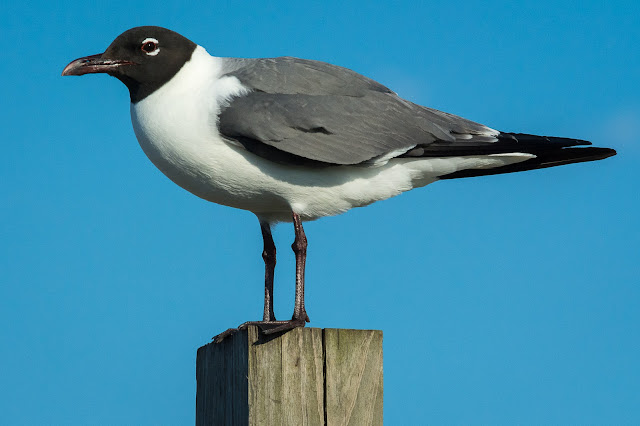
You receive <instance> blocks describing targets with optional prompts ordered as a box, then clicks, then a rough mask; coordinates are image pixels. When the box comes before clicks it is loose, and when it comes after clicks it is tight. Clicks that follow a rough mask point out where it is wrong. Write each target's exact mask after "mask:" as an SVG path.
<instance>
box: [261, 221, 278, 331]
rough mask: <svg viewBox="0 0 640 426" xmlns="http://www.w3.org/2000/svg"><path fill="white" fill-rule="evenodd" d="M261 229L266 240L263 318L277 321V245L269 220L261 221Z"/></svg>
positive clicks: (263, 252)
mask: <svg viewBox="0 0 640 426" xmlns="http://www.w3.org/2000/svg"><path fill="white" fill-rule="evenodd" d="M260 229H261V230H262V239H263V240H264V250H262V258H263V259H264V313H263V315H262V320H263V321H275V320H276V316H275V314H274V313H273V275H274V270H275V268H276V245H275V244H274V242H273V237H272V236H271V225H269V223H268V222H262V221H260Z"/></svg>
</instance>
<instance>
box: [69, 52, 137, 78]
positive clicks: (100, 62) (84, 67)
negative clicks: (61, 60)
mask: <svg viewBox="0 0 640 426" xmlns="http://www.w3.org/2000/svg"><path fill="white" fill-rule="evenodd" d="M102 55H103V54H102V53H99V54H97V55H91V56H85V57H84V58H78V59H76V60H73V61H71V62H69V64H68V65H67V66H66V67H64V69H63V70H62V75H63V76H66V75H84V74H95V73H107V74H108V73H111V72H113V71H114V70H115V69H117V68H118V67H120V66H123V65H133V63H132V62H130V61H120V60H113V59H103V58H102Z"/></svg>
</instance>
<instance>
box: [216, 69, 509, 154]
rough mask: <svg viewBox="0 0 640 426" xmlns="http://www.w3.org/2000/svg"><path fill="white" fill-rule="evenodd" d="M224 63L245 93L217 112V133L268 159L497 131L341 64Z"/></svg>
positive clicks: (467, 139) (405, 147) (401, 149)
mask: <svg viewBox="0 0 640 426" xmlns="http://www.w3.org/2000/svg"><path fill="white" fill-rule="evenodd" d="M225 64H226V69H225V71H226V72H225V74H226V75H229V76H235V77H237V78H238V79H239V80H240V82H241V83H242V84H244V85H245V86H246V87H248V88H250V89H251V91H250V92H249V93H248V94H247V95H245V96H240V97H237V98H234V99H232V100H231V101H230V103H229V105H228V106H227V107H226V108H225V109H224V110H223V111H222V112H221V113H220V116H219V128H220V132H221V134H222V135H223V136H224V137H226V138H227V139H229V140H232V141H235V142H237V143H240V144H241V145H242V146H244V147H245V148H246V149H247V150H249V151H251V152H254V153H256V154H257V155H260V156H263V157H265V158H267V159H270V160H272V161H277V162H280V163H285V164H305V163H309V162H312V163H313V162H316V163H320V164H361V163H375V162H376V161H384V160H387V159H389V158H392V157H396V156H401V155H424V153H425V152H427V151H429V149H428V147H430V146H434V147H435V146H440V147H442V146H450V145H456V146H459V145H462V146H467V147H469V146H472V145H476V144H482V145H491V144H492V143H493V142H495V141H497V138H496V136H497V135H498V133H499V132H496V131H495V130H492V129H489V128H488V127H486V126H483V125H481V124H477V123H474V122H472V121H469V120H465V119H463V118H460V117H457V116H454V115H451V114H447V113H443V112H440V111H437V110H433V109H429V108H425V107H421V106H419V105H416V104H413V103H411V102H409V101H406V100H404V99H402V98H400V97H398V96H397V95H396V94H395V93H393V92H392V91H391V90H389V89H388V88H386V87H385V86H383V85H381V84H379V83H377V82H375V81H373V80H371V79H369V78H366V77H364V76H362V75H360V74H357V73H355V72H353V71H351V70H348V69H346V68H342V67H337V66H334V65H330V64H327V63H323V62H318V61H309V60H303V59H297V58H289V57H284V58H270V59H227V60H226V62H225Z"/></svg>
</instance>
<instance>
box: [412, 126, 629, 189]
mask: <svg viewBox="0 0 640 426" xmlns="http://www.w3.org/2000/svg"><path fill="white" fill-rule="evenodd" d="M434 145H435V146H434ZM434 145H432V147H433V148H432V149H433V152H430V153H429V154H431V155H433V156H435V155H438V156H461V155H470V154H471V152H473V154H474V155H478V154H487V155H490V154H506V153H513V152H519V153H526V154H533V155H535V158H530V159H528V160H526V161H522V162H519V163H516V164H509V165H506V166H500V167H495V168H490V169H465V170H458V171H456V172H453V173H448V174H445V175H442V176H440V179H457V178H464V177H474V176H486V175H495V174H501V173H512V172H521V171H525V170H534V169H542V168H545V167H555V166H561V165H564V164H571V163H581V162H583V161H595V160H602V159H604V158H607V157H611V156H614V155H616V151H615V150H613V149H610V148H596V147H584V145H591V142H588V141H583V140H579V139H569V138H558V137H549V136H536V135H528V134H524V133H500V135H499V136H498V141H497V142H493V143H488V144H483V145H481V146H479V145H475V146H473V147H465V146H460V145H457V146H455V147H452V146H449V147H446V146H444V145H440V146H438V145H437V144H434ZM467 150H468V151H469V152H466V151H467ZM436 151H439V152H437V153H436ZM425 154H427V153H425ZM429 154H427V155H425V156H431V155H429Z"/></svg>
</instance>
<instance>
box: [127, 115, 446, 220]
mask: <svg viewBox="0 0 640 426" xmlns="http://www.w3.org/2000/svg"><path fill="white" fill-rule="evenodd" d="M146 116H147V117H148V116H149V115H146ZM132 122H133V127H134V130H135V133H136V136H137V138H138V141H139V143H140V146H141V147H142V149H143V151H144V152H145V154H146V155H147V156H148V157H149V159H150V160H151V161H152V162H153V164H154V165H155V166H156V167H157V168H158V169H160V171H162V172H163V173H164V174H165V175H166V176H167V177H168V178H169V179H171V180H172V181H173V182H175V183H176V184H177V185H179V186H181V187H182V188H184V189H186V190H187V191H189V192H191V193H193V194H195V195H197V196H198V197H200V198H203V199H205V200H208V201H211V202H214V203H217V204H222V205H226V206H231V207H235V208H239V209H244V210H249V211H252V212H254V213H256V214H258V215H259V216H262V217H264V218H265V219H267V220H272V221H288V220H290V216H291V211H292V210H293V211H296V212H297V213H298V214H300V216H301V217H302V218H303V219H306V220H313V219H317V218H319V217H323V216H330V215H336V214H339V213H342V212H345V211H346V210H349V209H350V208H353V207H360V206H364V205H368V204H371V203H372V202H374V201H378V200H382V199H385V198H389V197H392V196H394V195H397V194H399V193H401V192H403V191H406V190H408V189H411V188H413V187H414V183H415V182H414V181H415V179H414V177H415V176H412V174H411V173H410V172H409V171H407V170H406V168H405V167H403V166H402V165H401V164H395V165H394V164H392V163H391V162H390V163H389V164H387V165H385V166H382V167H374V168H367V167H358V166H331V167H325V168H305V167H302V166H285V165H281V164H276V163H273V162H271V161H268V160H266V159H263V158H261V157H258V156H256V155H254V154H252V153H250V152H248V151H246V150H244V149H243V148H241V147H236V146H234V145H231V144H229V143H227V142H225V141H224V140H222V138H221V137H219V136H218V135H217V133H216V132H213V133H212V132H211V129H201V130H199V131H198V130H197V129H193V128H191V129H187V128H183V129H180V131H173V130H172V129H170V128H168V127H167V126H165V125H163V124H162V123H163V121H162V120H155V121H153V122H151V121H150V120H146V119H145V116H142V117H141V116H140V115H139V114H138V113H137V111H136V110H135V109H132ZM166 122H167V121H164V123H166ZM414 174H415V173H414ZM433 180H435V179H431V180H428V181H425V182H424V183H422V184H426V183H429V182H431V181H433Z"/></svg>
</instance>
